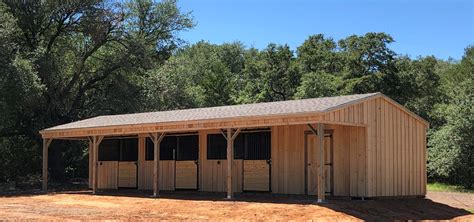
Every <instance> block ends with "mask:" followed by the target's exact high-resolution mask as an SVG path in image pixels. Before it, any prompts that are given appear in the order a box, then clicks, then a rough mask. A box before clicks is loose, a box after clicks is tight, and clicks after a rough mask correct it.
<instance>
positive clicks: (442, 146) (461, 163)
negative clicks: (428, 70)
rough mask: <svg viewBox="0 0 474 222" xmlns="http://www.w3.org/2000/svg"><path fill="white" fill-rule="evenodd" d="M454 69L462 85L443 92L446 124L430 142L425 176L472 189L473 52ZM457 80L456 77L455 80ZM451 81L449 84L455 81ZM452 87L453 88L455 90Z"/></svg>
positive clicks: (471, 49) (439, 107)
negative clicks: (445, 98) (427, 174)
mask: <svg viewBox="0 0 474 222" xmlns="http://www.w3.org/2000/svg"><path fill="white" fill-rule="evenodd" d="M456 66H457V67H455V69H456V71H457V75H459V76H463V78H462V81H460V82H453V83H451V84H452V86H453V87H449V88H445V90H447V91H445V93H446V95H447V97H448V98H449V99H448V100H447V101H446V103H445V104H444V105H440V106H438V109H439V110H438V112H439V113H442V114H443V116H444V118H445V121H446V124H444V125H443V126H441V127H440V128H439V129H438V130H436V131H434V132H432V134H431V136H430V140H429V162H428V173H429V176H430V177H431V178H439V179H442V180H444V181H447V182H451V183H456V184H461V185H463V186H465V187H466V188H469V189H471V188H473V187H474V106H473V105H474V87H473V86H474V48H473V47H470V48H468V49H466V55H465V56H464V57H463V59H462V61H461V63H460V64H458V65H456ZM457 78H459V77H457ZM457 78H451V80H454V79H457ZM454 86H455V87H454Z"/></svg>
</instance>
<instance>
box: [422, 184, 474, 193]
mask: <svg viewBox="0 0 474 222" xmlns="http://www.w3.org/2000/svg"><path fill="white" fill-rule="evenodd" d="M426 188H427V190H428V191H435V192H460V193H474V190H470V189H465V188H464V187H462V186H458V185H451V184H447V183H439V182H434V183H428V185H427V186H426Z"/></svg>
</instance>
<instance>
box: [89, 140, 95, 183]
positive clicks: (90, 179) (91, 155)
mask: <svg viewBox="0 0 474 222" xmlns="http://www.w3.org/2000/svg"><path fill="white" fill-rule="evenodd" d="M88 152H89V164H88V166H89V167H88V168H89V182H88V184H89V189H92V174H93V172H92V168H93V166H92V165H93V164H94V159H93V156H94V154H93V147H92V143H91V139H89V147H88Z"/></svg>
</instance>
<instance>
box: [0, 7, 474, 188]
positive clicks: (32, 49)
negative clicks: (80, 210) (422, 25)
mask: <svg viewBox="0 0 474 222" xmlns="http://www.w3.org/2000/svg"><path fill="white" fill-rule="evenodd" d="M193 26H194V21H193V20H192V17H191V14H189V13H183V12H181V11H180V10H179V8H178V7H177V5H176V1H173V0H164V1H160V2H156V1H151V0H135V1H112V2H110V1H101V0H87V1H67V2H54V1H0V88H1V90H0V158H1V159H3V160H4V161H2V162H0V169H1V171H0V182H2V181H6V180H20V179H22V178H23V177H26V176H29V175H39V174H40V162H41V148H40V147H41V145H40V144H41V139H40V137H39V134H38V131H39V130H40V129H44V128H46V127H50V126H54V125H58V124H62V123H67V122H71V121H75V120H79V119H83V118H88V117H93V116H97V115H106V114H119V113H133V112H142V111H156V110H171V109H184V108H192V107H206V106H220V105H230V104H242V103H255V102H267V101H280V100H289V99H299V98H313V97H322V96H334V95H345V94H354V93H368V92H376V91H380V92H383V93H385V94H386V95H388V96H390V97H391V98H393V99H395V100H396V101H398V102H399V103H401V104H402V105H405V106H407V107H408V108H409V109H411V110H412V111H414V112H415V113H417V114H419V115H421V116H422V117H424V118H425V119H427V120H429V122H430V123H431V130H430V133H429V155H428V161H429V162H428V173H429V177H430V179H432V180H442V181H447V182H451V183H457V184H462V185H464V186H466V187H472V185H473V184H472V183H473V182H472V178H474V175H473V168H472V167H473V166H474V164H473V147H472V146H473V141H472V140H473V138H474V135H473V132H474V129H473V125H474V123H473V118H474V117H473V116H474V115H473V111H472V107H474V105H473V98H474V95H473V87H472V85H473V84H474V83H473V73H474V70H473V67H474V65H473V64H474V62H473V61H474V56H473V54H474V49H473V48H472V47H470V48H468V49H466V55H465V56H464V57H463V59H462V61H460V62H458V61H442V60H439V59H437V58H435V57H420V58H416V59H411V58H409V57H406V56H402V55H398V54H396V53H395V52H394V51H393V50H391V49H390V44H391V43H393V42H394V39H393V38H392V37H391V36H390V35H388V34H386V33H367V34H365V35H352V36H349V37H347V38H344V39H340V40H338V41H336V40H334V39H332V38H330V37H326V36H324V35H323V34H317V35H311V36H309V37H308V38H307V39H306V41H304V42H303V43H302V45H301V46H299V47H298V48H297V50H296V52H294V51H292V50H291V49H290V47H289V46H288V45H285V44H283V45H278V44H273V43H270V44H268V46H267V47H266V48H264V49H255V48H247V47H245V46H244V45H243V44H242V43H239V42H234V43H225V44H220V45H216V44H211V43H208V42H205V41H201V42H198V43H195V44H191V45H189V44H185V42H184V41H183V40H182V39H180V38H179V32H181V31H184V30H187V29H190V28H192V27H193ZM87 159H88V156H87V152H86V144H85V143H78V142H60V141H55V142H54V143H53V144H52V146H51V151H50V160H51V161H50V169H49V170H50V172H51V174H50V175H51V177H52V178H53V179H55V180H64V179H67V178H72V177H84V176H85V175H87V171H86V169H87Z"/></svg>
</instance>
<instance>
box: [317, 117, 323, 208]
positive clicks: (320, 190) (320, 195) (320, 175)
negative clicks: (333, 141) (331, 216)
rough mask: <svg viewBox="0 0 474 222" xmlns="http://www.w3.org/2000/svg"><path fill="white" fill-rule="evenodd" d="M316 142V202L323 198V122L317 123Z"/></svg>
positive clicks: (320, 201)
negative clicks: (317, 156) (317, 150)
mask: <svg viewBox="0 0 474 222" xmlns="http://www.w3.org/2000/svg"><path fill="white" fill-rule="evenodd" d="M317 128H318V131H317V132H318V143H319V161H318V178H317V183H318V203H323V202H324V200H325V193H324V192H325V191H324V188H325V182H324V166H325V164H324V123H318V124H317Z"/></svg>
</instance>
